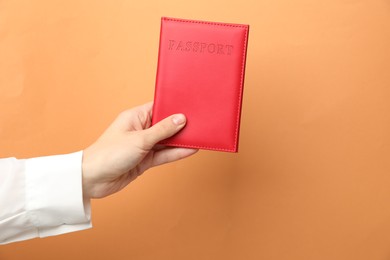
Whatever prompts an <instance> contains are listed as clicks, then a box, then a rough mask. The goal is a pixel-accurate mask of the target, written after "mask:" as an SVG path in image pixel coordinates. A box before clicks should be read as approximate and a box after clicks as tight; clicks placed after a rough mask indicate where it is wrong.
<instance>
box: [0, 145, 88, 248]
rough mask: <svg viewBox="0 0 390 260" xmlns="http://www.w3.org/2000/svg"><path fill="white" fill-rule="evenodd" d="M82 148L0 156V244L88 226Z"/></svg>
mask: <svg viewBox="0 0 390 260" xmlns="http://www.w3.org/2000/svg"><path fill="white" fill-rule="evenodd" d="M81 163H82V152H77V153H71V154H66V155H55V156H46V157H38V158H32V159H25V160H17V159H15V158H8V159H0V244H7V243H10V242H15V241H21V240H26V239H31V238H35V237H46V236H54V235H59V234H64V233H68V232H73V231H78V230H84V229H87V228H90V227H91V226H92V225H91V221H90V201H89V200H88V201H83V194H82V172H81V170H82V167H81Z"/></svg>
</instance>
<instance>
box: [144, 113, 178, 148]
mask: <svg viewBox="0 0 390 260" xmlns="http://www.w3.org/2000/svg"><path fill="white" fill-rule="evenodd" d="M185 124H186V117H185V116H184V115H183V114H175V115H171V116H169V117H167V118H165V119H163V120H161V121H160V122H158V123H157V124H155V125H153V126H152V127H150V128H148V129H146V130H144V134H145V136H144V137H145V143H146V145H147V146H149V147H147V148H149V149H151V148H152V147H153V146H154V145H155V144H156V143H158V142H160V141H162V140H164V139H167V138H168V137H171V136H173V135H174V134H176V133H177V132H179V131H180V130H181V129H182V128H183V127H184V126H185Z"/></svg>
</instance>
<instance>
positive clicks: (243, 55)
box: [162, 17, 248, 151]
mask: <svg viewBox="0 0 390 260" xmlns="http://www.w3.org/2000/svg"><path fill="white" fill-rule="evenodd" d="M162 19H163V20H166V21H172V22H183V23H199V24H207V25H219V26H228V27H239V28H244V29H245V36H244V45H243V53H242V64H241V77H240V90H239V95H238V106H237V117H236V131H235V136H234V146H233V147H234V148H233V149H225V148H219V147H213V146H200V145H187V144H181V143H170V142H167V143H163V144H170V145H181V146H187V147H192V148H204V149H214V150H219V151H236V150H237V138H238V130H239V121H240V112H241V109H240V107H241V103H242V89H243V83H244V67H245V52H246V48H247V47H246V45H247V39H248V27H247V26H244V25H239V24H226V23H216V22H206V21H194V20H185V19H178V18H168V17H163V18H162Z"/></svg>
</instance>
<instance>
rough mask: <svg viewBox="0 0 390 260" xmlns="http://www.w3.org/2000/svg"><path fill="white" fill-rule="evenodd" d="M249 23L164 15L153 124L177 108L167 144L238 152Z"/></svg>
mask: <svg viewBox="0 0 390 260" xmlns="http://www.w3.org/2000/svg"><path fill="white" fill-rule="evenodd" d="M248 31H249V25H242V24H231V23H217V22H205V21H194V20H184V19H176V18H166V17H163V18H161V31H160V47H159V56H158V66H157V77H156V89H155V97H154V106H153V117H152V124H155V123H156V122H158V121H160V120H162V119H164V118H166V117H167V116H170V115H172V114H176V113H183V114H185V115H186V117H187V124H186V126H185V128H184V129H183V130H182V131H180V132H179V133H178V134H176V135H175V136H173V137H171V138H168V139H166V140H164V141H163V142H161V144H164V145H168V146H178V147H188V148H198V149H207V150H217V151H225V152H237V151H238V139H239V132H240V117H241V104H242V95H243V87H244V75H245V59H246V50H247V43H248Z"/></svg>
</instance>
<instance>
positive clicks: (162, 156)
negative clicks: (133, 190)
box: [151, 148, 199, 167]
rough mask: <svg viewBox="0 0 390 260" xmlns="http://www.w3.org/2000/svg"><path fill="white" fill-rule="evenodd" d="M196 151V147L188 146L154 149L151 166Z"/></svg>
mask: <svg viewBox="0 0 390 260" xmlns="http://www.w3.org/2000/svg"><path fill="white" fill-rule="evenodd" d="M198 151H199V150H198V149H188V148H167V149H164V150H160V151H156V152H155V153H154V156H153V161H152V165H151V167H154V166H157V165H161V164H165V163H170V162H174V161H177V160H180V159H184V158H186V157H188V156H191V155H193V154H195V153H197V152H198Z"/></svg>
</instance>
